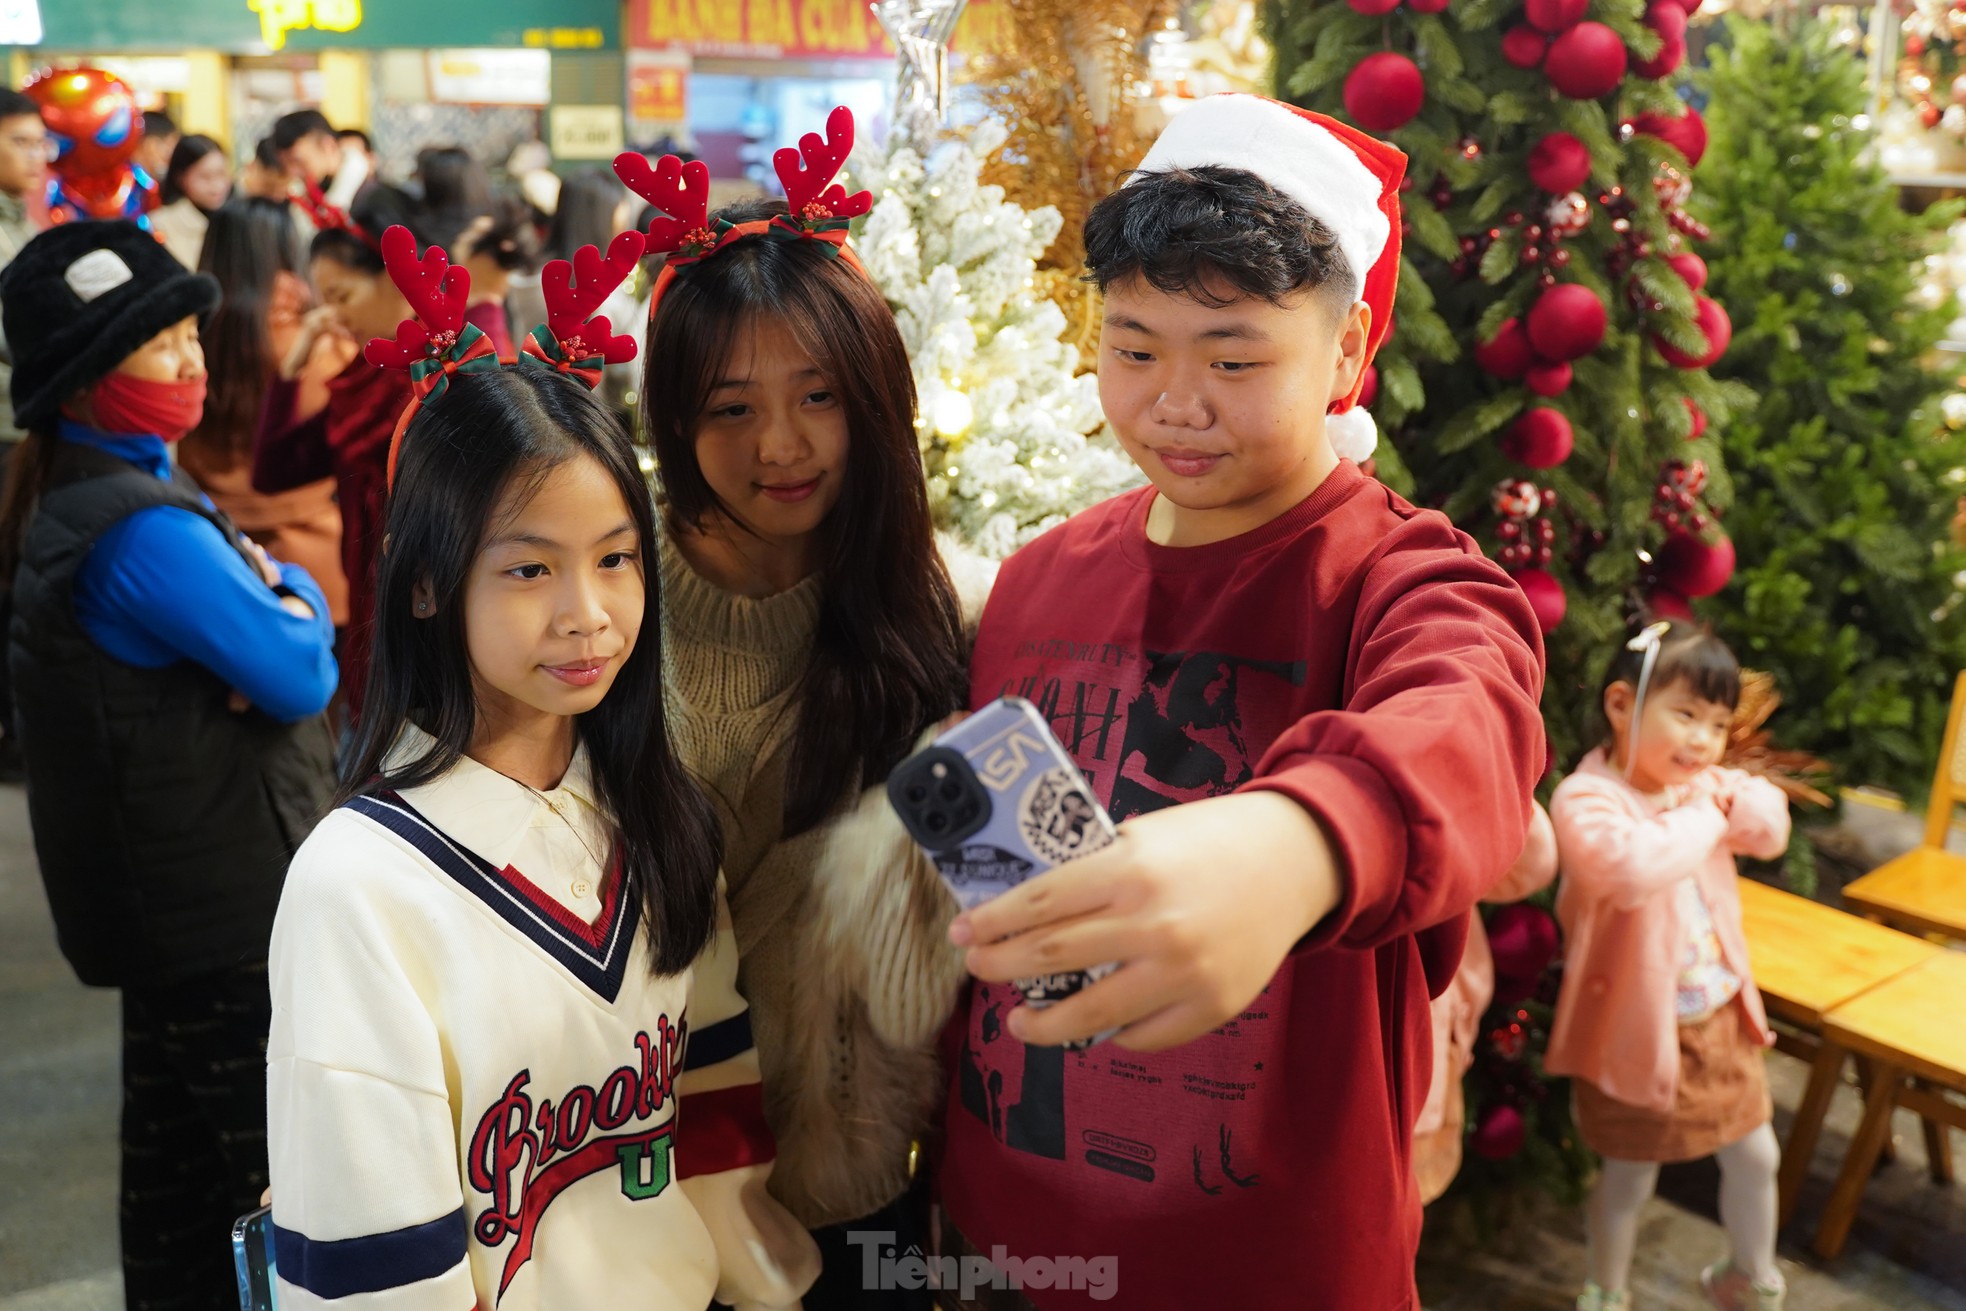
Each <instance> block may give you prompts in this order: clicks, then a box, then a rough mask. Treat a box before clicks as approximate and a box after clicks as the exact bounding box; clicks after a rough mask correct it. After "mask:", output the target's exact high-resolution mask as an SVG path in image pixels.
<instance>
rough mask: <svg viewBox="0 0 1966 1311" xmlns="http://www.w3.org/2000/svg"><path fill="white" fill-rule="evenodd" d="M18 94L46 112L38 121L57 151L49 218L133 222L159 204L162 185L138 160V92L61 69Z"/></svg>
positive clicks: (112, 79)
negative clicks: (145, 170)
mask: <svg viewBox="0 0 1966 1311" xmlns="http://www.w3.org/2000/svg"><path fill="white" fill-rule="evenodd" d="M21 91H22V92H23V93H24V94H26V95H27V96H28V98H29V99H31V100H33V101H34V103H35V104H37V105H39V106H40V107H41V121H42V122H44V123H46V124H47V125H48V136H49V139H50V140H51V141H53V143H54V146H55V152H56V153H55V161H54V165H53V173H54V177H53V178H51V179H50V180H49V182H48V216H49V218H50V219H52V220H53V221H54V222H56V223H66V222H69V221H70V220H71V219H135V220H136V221H137V222H138V223H140V224H142V225H143V226H145V227H148V226H149V225H150V224H149V220H147V219H145V218H144V217H143V216H144V213H145V211H147V210H150V209H153V208H155V206H156V204H157V183H156V182H155V181H154V180H152V178H151V176H150V175H149V174H148V173H146V172H144V171H143V169H141V168H139V167H138V166H137V164H136V162H135V156H136V149H137V142H138V141H140V140H142V139H143V114H142V113H141V112H140V111H139V110H138V108H137V97H136V92H135V91H133V90H131V89H130V85H129V83H127V82H125V81H124V80H123V79H122V78H120V77H117V76H116V75H115V74H114V73H105V72H104V71H103V70H102V69H100V68H64V69H59V70H52V71H47V72H42V73H38V74H36V75H35V76H34V77H33V78H32V79H30V80H29V81H28V83H27V85H26V86H24V87H22V88H21Z"/></svg>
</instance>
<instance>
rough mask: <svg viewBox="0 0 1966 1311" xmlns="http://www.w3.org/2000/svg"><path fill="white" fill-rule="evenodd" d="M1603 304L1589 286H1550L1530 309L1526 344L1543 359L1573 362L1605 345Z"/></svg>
mask: <svg viewBox="0 0 1966 1311" xmlns="http://www.w3.org/2000/svg"><path fill="white" fill-rule="evenodd" d="M1606 321H1607V320H1606V315H1605V311H1604V302H1603V301H1601V300H1599V299H1598V298H1597V293H1596V292H1594V291H1592V290H1591V289H1590V288H1589V287H1585V286H1580V285H1579V284H1577V283H1575V282H1566V283H1564V284H1563V285H1561V286H1557V287H1551V288H1549V289H1548V290H1547V291H1545V292H1544V293H1543V294H1542V295H1541V296H1538V297H1537V298H1536V303H1535V304H1534V305H1532V306H1531V307H1530V309H1529V321H1528V323H1527V325H1526V326H1527V328H1528V330H1529V344H1530V345H1532V346H1534V347H1535V348H1536V353H1537V354H1538V355H1540V356H1542V357H1543V358H1544V359H1546V360H1574V359H1579V358H1581V357H1583V356H1585V355H1588V354H1590V353H1591V352H1592V351H1594V350H1596V349H1597V348H1598V347H1599V346H1600V345H1602V344H1603V343H1604V328H1605V323H1606Z"/></svg>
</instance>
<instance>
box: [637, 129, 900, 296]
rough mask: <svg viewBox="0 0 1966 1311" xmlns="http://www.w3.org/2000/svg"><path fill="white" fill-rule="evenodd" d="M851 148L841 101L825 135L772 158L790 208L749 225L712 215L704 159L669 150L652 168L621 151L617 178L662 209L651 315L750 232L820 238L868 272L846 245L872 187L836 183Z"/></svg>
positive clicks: (653, 237)
mask: <svg viewBox="0 0 1966 1311" xmlns="http://www.w3.org/2000/svg"><path fill="white" fill-rule="evenodd" d="M851 153H853V111H852V110H850V109H848V108H847V107H846V106H845V105H841V106H839V107H838V108H837V109H835V110H834V111H833V112H832V113H831V114H829V115H828V116H827V118H826V135H825V136H824V137H821V136H820V135H819V134H818V133H817V132H808V133H806V134H805V136H803V137H801V138H800V139H799V144H798V146H797V148H794V147H791V146H786V147H784V148H783V149H781V150H779V151H778V152H777V153H776V154H774V155H773V156H772V157H771V162H772V167H773V168H774V169H776V170H777V172H778V180H779V181H780V182H781V183H783V184H784V186H785V200H786V204H787V206H788V207H789V209H790V210H791V212H790V213H789V214H783V215H780V216H778V217H777V218H771V219H759V220H755V221H753V222H750V223H728V222H725V221H724V220H722V219H719V220H717V221H715V222H714V223H713V222H712V221H711V219H710V170H709V169H708V168H707V167H706V166H705V165H704V164H703V163H702V162H701V161H694V160H693V161H691V162H690V163H687V164H685V163H684V162H683V161H682V160H680V159H678V158H676V157H675V156H674V155H664V156H663V157H662V159H661V161H660V162H659V163H657V164H656V165H655V167H654V168H650V167H649V162H648V160H646V159H645V158H643V157H642V156H640V155H637V154H632V153H631V154H624V155H620V156H617V157H616V159H615V161H614V172H615V176H616V177H618V178H620V179H621V180H622V182H623V183H625V184H626V185H627V187H628V189H629V190H630V191H633V192H634V193H635V194H636V195H638V196H640V197H641V198H642V199H643V200H645V201H647V202H648V203H649V204H651V205H653V206H655V208H656V209H657V210H659V211H660V214H659V215H658V216H657V217H656V218H655V219H654V221H652V222H651V223H650V224H649V230H648V250H649V251H651V252H656V251H660V252H664V253H666V254H667V255H668V256H669V261H668V263H667V264H666V265H664V266H663V269H662V273H661V275H660V276H659V277H657V278H656V280H655V289H654V291H653V292H652V293H651V294H650V296H649V318H650V319H651V320H653V319H654V318H655V312H656V307H657V306H659V305H660V304H661V303H662V294H663V292H665V291H667V290H668V288H669V284H670V283H671V282H674V281H675V280H676V278H677V276H678V275H679V274H681V273H683V272H685V271H686V270H688V269H689V268H690V267H691V266H692V265H694V264H697V263H698V262H700V261H702V260H705V259H708V258H709V257H710V256H712V255H715V254H716V253H717V252H718V251H720V250H723V249H724V248H726V247H728V246H730V245H733V244H735V243H736V242H739V241H742V240H744V239H745V238H747V237H759V236H762V237H771V238H773V239H775V240H779V241H820V242H823V243H825V248H826V249H828V250H829V251H830V252H831V253H834V254H838V255H843V256H845V258H846V261H847V263H849V264H851V265H852V266H853V267H854V268H855V269H856V270H858V271H859V272H860V273H861V274H862V275H863V276H864V275H865V274H866V270H865V269H864V268H861V266H860V260H859V259H858V258H857V257H856V256H855V255H854V253H853V249H852V247H850V246H848V245H847V239H846V237H847V225H848V223H849V222H850V221H851V220H853V219H856V218H858V217H860V216H861V215H862V214H865V213H866V212H867V211H868V210H870V209H872V208H873V206H874V196H873V193H872V192H868V191H857V192H855V193H854V194H853V195H851V196H849V195H847V194H846V188H845V187H842V186H839V185H837V184H836V182H835V181H834V180H835V179H836V178H838V177H839V174H840V168H841V166H843V165H844V164H845V163H846V159H847V156H848V155H850V154H851Z"/></svg>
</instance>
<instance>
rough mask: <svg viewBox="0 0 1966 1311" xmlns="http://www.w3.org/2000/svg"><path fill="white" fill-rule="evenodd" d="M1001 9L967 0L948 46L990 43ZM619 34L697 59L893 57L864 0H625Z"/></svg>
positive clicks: (996, 37)
mask: <svg viewBox="0 0 1966 1311" xmlns="http://www.w3.org/2000/svg"><path fill="white" fill-rule="evenodd" d="M1004 17H1005V15H1004V9H1003V6H1001V5H998V4H993V3H991V0H969V4H968V6H967V7H966V8H965V9H964V10H963V16H962V20H961V22H960V23H959V24H958V25H957V27H956V39H955V43H954V48H955V49H957V50H980V49H993V48H996V47H997V46H998V45H999V44H1001V40H1002V38H1001V35H1000V33H999V29H1000V28H1001V27H1002V26H1003V20H1004ZM626 35H627V41H628V44H629V45H630V46H631V47H636V48H641V49H663V48H672V49H677V50H686V51H688V52H689V53H690V54H692V55H695V56H696V57H697V58H699V59H879V60H890V59H893V58H894V43H893V42H891V41H889V40H888V38H887V33H886V32H884V31H882V30H881V25H880V24H879V23H878V22H876V21H875V20H874V15H873V14H872V13H871V12H870V11H869V10H868V8H867V0H628V29H627V34H626Z"/></svg>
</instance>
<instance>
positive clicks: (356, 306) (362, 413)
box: [252, 187, 428, 715]
mask: <svg viewBox="0 0 1966 1311" xmlns="http://www.w3.org/2000/svg"><path fill="white" fill-rule="evenodd" d="M317 217H319V216H317ZM335 222H340V223H341V224H342V225H343V226H339V227H337V226H334V223H335ZM392 224H401V225H402V226H404V227H407V228H409V229H410V230H411V232H413V233H417V234H418V239H417V246H418V249H419V250H420V249H422V248H423V247H424V246H425V245H427V244H428V242H427V240H426V238H425V236H424V234H423V232H422V228H423V223H422V220H421V218H420V217H419V216H418V215H417V214H416V213H415V211H414V207H413V206H412V205H411V204H410V202H409V200H408V198H407V197H405V196H403V195H402V194H401V193H400V192H397V191H393V190H391V189H390V188H387V187H375V188H371V189H370V191H369V192H368V193H366V194H365V196H364V198H363V200H362V202H361V203H359V204H358V205H357V206H356V207H355V212H354V213H353V214H351V215H347V216H341V215H339V214H338V213H337V214H335V215H334V216H333V218H331V219H330V221H329V223H328V226H325V227H323V228H322V229H321V231H320V232H319V233H317V234H316V235H315V237H314V241H313V244H312V246H311V247H310V248H309V251H308V275H309V277H310V278H311V279H312V281H313V284H314V291H315V295H316V297H317V298H318V299H319V301H320V304H319V306H318V307H317V308H315V309H313V310H311V311H309V312H308V313H307V314H306V315H304V316H303V317H302V318H301V321H300V330H299V331H298V332H297V333H295V334H294V337H293V339H292V344H291V345H290V346H289V347H288V350H287V354H286V357H285V358H284V359H283V360H281V361H280V364H279V368H278V370H277V372H276V374H275V376H274V378H273V381H272V383H271V384H270V385H269V386H268V387H267V391H266V404H265V406H264V407H263V408H262V409H261V411H260V417H259V429H258V432H257V433H256V434H255V436H254V439H253V474H252V485H253V490H254V491H257V492H260V493H275V492H286V491H291V490H293V489H294V488H297V487H304V486H307V485H308V484H310V483H313V482H316V481H318V480H319V479H322V478H327V477H332V478H333V479H334V480H335V495H336V499H337V501H338V502H339V504H340V509H341V565H342V572H343V573H344V574H345V575H346V576H347V579H348V623H347V627H346V629H345V630H344V631H343V633H342V637H341V666H342V671H343V678H342V685H343V686H344V687H345V688H346V689H347V697H348V704H349V709H350V711H351V713H352V714H354V715H359V714H360V712H361V697H362V689H363V686H364V684H365V683H366V681H367V679H366V675H367V670H368V648H369V624H370V621H371V619H372V617H373V614H374V610H375V562H376V556H377V553H378V552H379V551H380V550H381V547H382V521H383V501H384V499H385V496H386V493H387V482H388V478H387V467H386V466H387V464H388V460H389V438H390V436H391V435H392V434H393V433H394V432H395V431H396V420H397V418H398V416H400V415H401V414H402V413H403V409H404V407H405V406H407V405H408V404H409V401H410V384H409V380H408V378H407V377H406V376H405V375H404V374H402V373H399V372H397V371H395V370H393V369H378V368H376V367H375V366H374V365H372V364H369V363H368V362H367V361H365V360H363V359H362V358H361V356H360V355H359V354H354V355H353V356H352V357H351V359H350V361H349V363H348V364H347V366H346V367H345V368H344V369H343V370H342V371H341V372H340V373H339V374H337V375H336V376H335V377H333V378H332V379H330V380H329V382H328V402H327V405H326V406H325V407H323V408H321V409H319V410H316V411H314V412H312V413H309V412H308V411H307V409H306V406H305V403H304V399H303V389H304V384H305V379H306V374H307V372H308V369H309V366H310V361H313V360H314V359H316V347H317V345H318V344H319V343H320V341H321V339H322V338H323V337H324V336H325V337H333V338H336V339H338V340H341V341H344V342H346V343H348V344H349V345H351V346H352V345H356V344H358V343H360V342H364V341H368V340H369V339H370V338H372V337H385V338H386V337H391V336H393V335H395V332H396V326H397V325H398V324H399V323H401V322H402V321H403V320H404V319H407V318H410V317H411V311H410V306H409V302H408V301H406V300H404V299H403V295H402V293H401V292H400V291H398V290H397V289H396V286H395V284H394V283H392V282H391V281H390V280H389V275H388V274H387V273H386V272H384V270H383V265H382V253H381V251H380V250H379V249H378V248H377V247H376V246H375V245H374V244H373V242H374V241H375V240H376V236H375V234H379V233H381V232H383V231H384V230H385V229H387V228H388V227H390V226H391V225H392Z"/></svg>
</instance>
